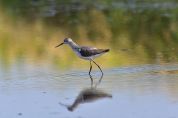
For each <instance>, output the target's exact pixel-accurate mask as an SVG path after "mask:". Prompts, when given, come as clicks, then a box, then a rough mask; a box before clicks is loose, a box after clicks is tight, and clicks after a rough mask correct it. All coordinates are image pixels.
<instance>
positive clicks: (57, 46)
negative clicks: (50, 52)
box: [55, 43, 64, 48]
mask: <svg viewBox="0 0 178 118" xmlns="http://www.w3.org/2000/svg"><path fill="white" fill-rule="evenodd" d="M63 44H64V43H61V44H59V45H57V46H56V47H55V48H57V47H59V46H61V45H63Z"/></svg>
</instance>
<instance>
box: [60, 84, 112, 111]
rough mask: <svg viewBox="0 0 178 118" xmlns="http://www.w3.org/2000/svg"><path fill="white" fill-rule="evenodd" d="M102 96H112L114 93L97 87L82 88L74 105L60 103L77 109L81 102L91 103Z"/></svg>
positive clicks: (70, 109)
mask: <svg viewBox="0 0 178 118" xmlns="http://www.w3.org/2000/svg"><path fill="white" fill-rule="evenodd" d="M102 98H112V95H111V94H109V93H105V92H103V91H102V90H99V89H96V88H92V87H91V88H87V89H84V90H82V91H81V92H80V93H79V95H78V96H77V97H76V99H75V101H74V102H73V104H72V105H65V104H62V103H60V104H61V105H62V106H65V107H67V109H68V110H69V111H73V110H75V109H76V108H77V107H78V106H79V105H80V104H84V103H91V102H94V101H96V100H99V99H102Z"/></svg>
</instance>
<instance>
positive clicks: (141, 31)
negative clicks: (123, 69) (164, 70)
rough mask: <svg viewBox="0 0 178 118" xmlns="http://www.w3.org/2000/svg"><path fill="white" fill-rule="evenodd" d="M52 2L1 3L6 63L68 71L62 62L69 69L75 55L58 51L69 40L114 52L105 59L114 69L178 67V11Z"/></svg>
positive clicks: (0, 52)
mask: <svg viewBox="0 0 178 118" xmlns="http://www.w3.org/2000/svg"><path fill="white" fill-rule="evenodd" d="M48 2H49V1H48ZM48 2H47V1H42V0H39V1H38V2H36V3H35V2H34V1H26V0H25V1H20V0H14V1H11V0H2V1H1V3H2V5H3V6H4V8H3V9H1V10H0V26H1V27H0V57H1V59H2V60H3V62H4V63H5V62H6V64H9V63H10V62H9V61H10V60H19V59H21V58H25V59H30V58H31V57H33V58H34V59H37V60H40V61H46V59H47V60H50V62H54V63H55V64H57V65H58V64H59V65H62V63H60V60H63V61H62V62H64V60H66V61H65V63H67V60H68V59H70V57H73V53H72V52H70V51H69V52H68V51H67V53H70V54H64V53H63V52H64V50H62V51H60V53H59V50H55V49H53V47H54V46H55V44H56V43H58V41H59V40H58V39H60V40H61V41H62V39H63V38H64V37H72V38H74V40H75V39H77V42H79V43H80V44H84V43H85V44H86V43H87V44H94V45H97V46H98V47H112V48H113V50H111V53H110V54H108V56H105V57H103V59H105V60H108V61H107V62H108V65H121V64H133V63H140V62H143V63H144V62H145V63H147V62H148V61H155V60H156V61H159V60H162V59H163V60H166V61H177V56H178V28H177V25H178V22H177V11H178V9H177V8H173V9H160V10H159V9H157V10H155V9H153V10H152V9H149V10H148V9H146V10H145V9H143V10H142V9H140V8H139V9H138V8H135V9H116V8H111V7H109V5H110V4H111V1H110V0H108V1H103V2H101V1H99V0H97V2H96V3H102V4H101V8H100V7H96V4H91V3H90V2H89V1H88V2H77V3H71V2H70V0H69V1H68V2H67V1H66V2H65V3H64V2H61V1H60V0H59V1H55V0H54V3H55V2H56V3H55V4H54V3H48ZM56 5H59V7H57V8H56ZM102 5H103V6H102ZM107 5H108V6H107ZM69 6H70V7H71V9H70V7H69ZM72 6H73V7H72ZM76 6H79V7H77V8H74V7H76ZM62 8H63V9H62ZM79 8H81V9H79ZM13 9H14V10H13ZM67 9H68V10H67ZM50 10H51V11H50ZM55 10H57V11H55ZM5 11H6V12H5ZM49 11H50V12H49ZM52 11H53V12H52ZM52 13H54V14H52ZM11 14H15V15H11ZM14 16H15V17H14ZM101 41H102V44H101V43H100V42H101ZM119 49H126V50H127V51H120V50H119ZM66 50H68V48H66ZM74 57H75V56H74ZM75 58H76V57H75ZM74 60H75V59H74ZM107 62H106V63H107ZM65 63H64V64H63V65H65V66H66V64H65ZM72 63H74V61H70V63H69V65H71V64H72Z"/></svg>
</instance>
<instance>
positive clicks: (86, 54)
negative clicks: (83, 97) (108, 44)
mask: <svg viewBox="0 0 178 118" xmlns="http://www.w3.org/2000/svg"><path fill="white" fill-rule="evenodd" d="M63 44H68V45H69V46H70V47H71V48H72V50H73V51H74V52H75V53H76V54H77V55H78V56H79V57H80V58H82V59H85V60H89V61H90V70H89V76H90V78H91V85H93V78H92V76H91V70H92V63H91V62H93V63H94V64H96V66H98V68H99V69H100V71H101V73H102V75H101V78H100V80H99V82H100V81H101V79H102V77H103V71H102V70H101V68H100V66H99V65H98V64H97V63H96V62H95V61H94V60H93V59H94V58H96V57H98V56H101V55H102V54H104V53H106V52H108V51H109V49H97V48H93V47H86V46H79V45H77V44H76V43H75V42H73V40H72V39H71V38H65V39H64V42H62V43H61V44H59V45H57V46H56V48H57V47H59V46H61V45H63Z"/></svg>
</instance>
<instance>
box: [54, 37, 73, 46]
mask: <svg viewBox="0 0 178 118" xmlns="http://www.w3.org/2000/svg"><path fill="white" fill-rule="evenodd" d="M71 42H72V39H71V38H65V39H64V41H63V42H62V43H60V44H59V45H57V46H56V48H57V47H59V46H61V45H63V44H69V43H71Z"/></svg>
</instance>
